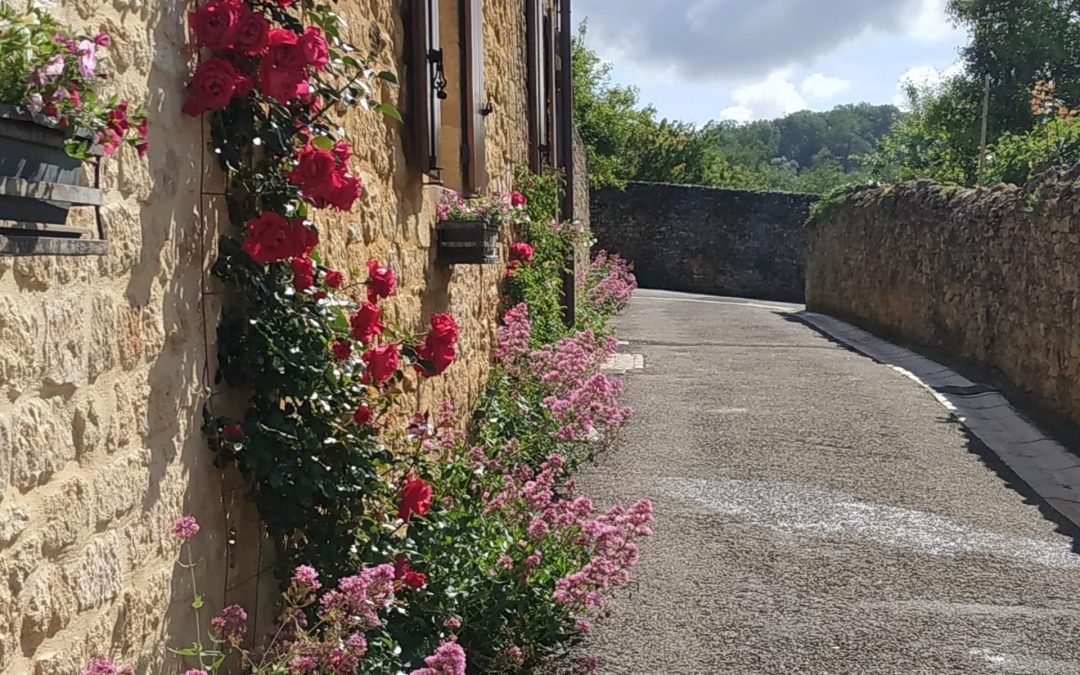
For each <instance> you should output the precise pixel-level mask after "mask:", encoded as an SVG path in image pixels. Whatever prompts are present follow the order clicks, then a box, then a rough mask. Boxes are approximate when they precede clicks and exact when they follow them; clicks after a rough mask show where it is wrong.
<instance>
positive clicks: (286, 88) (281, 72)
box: [259, 56, 307, 103]
mask: <svg viewBox="0 0 1080 675" xmlns="http://www.w3.org/2000/svg"><path fill="white" fill-rule="evenodd" d="M306 87H307V79H306V75H304V73H303V72H300V71H293V70H285V69H283V68H274V67H273V64H272V62H271V61H270V60H269V57H265V56H264V57H263V60H262V63H260V64H259V88H260V89H261V90H262V93H263V94H265V95H266V96H269V97H270V98H272V99H274V100H276V101H280V102H281V103H288V102H289V101H291V100H293V99H294V98H297V97H298V96H300V94H301V93H302V92H303V91H304V90H305V89H306Z"/></svg>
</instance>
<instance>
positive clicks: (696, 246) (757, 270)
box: [591, 183, 816, 302]
mask: <svg viewBox="0 0 1080 675" xmlns="http://www.w3.org/2000/svg"><path fill="white" fill-rule="evenodd" d="M815 200H816V197H814V196H811V195H800V194H788V193H780V192H750V191H745V190H724V189H716V188H705V187H694V186H685V185H664V184H658V183H630V184H629V185H627V187H626V189H625V190H618V189H615V188H603V189H600V190H594V191H593V193H592V198H591V204H592V228H593V232H594V233H595V234H596V237H597V240H598V246H599V247H600V248H603V249H607V250H609V251H616V252H618V253H619V254H621V255H622V256H623V257H624V258H627V259H629V260H631V261H632V262H633V263H634V271H635V273H636V274H637V278H638V283H639V284H640V285H641V286H642V287H643V288H662V289H667V290H672V291H689V292H694V293H710V294H718V295H740V296H748V297H756V298H762V299H774V300H788V301H794V302H801V301H802V298H803V283H804V274H805V246H806V239H805V235H804V232H803V224H804V223H805V221H806V218H807V215H808V213H809V209H810V206H811V204H813V203H814V201H815Z"/></svg>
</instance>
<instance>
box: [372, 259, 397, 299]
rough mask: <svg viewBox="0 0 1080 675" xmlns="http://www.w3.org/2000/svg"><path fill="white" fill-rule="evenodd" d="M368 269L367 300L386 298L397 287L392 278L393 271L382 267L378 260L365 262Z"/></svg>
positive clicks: (395, 281) (395, 280)
mask: <svg viewBox="0 0 1080 675" xmlns="http://www.w3.org/2000/svg"><path fill="white" fill-rule="evenodd" d="M367 269H368V282H367V285H368V300H370V301H371V302H375V301H377V300H378V299H379V298H388V297H390V295H391V294H392V293H393V292H394V289H395V288H396V287H397V279H395V278H394V270H392V269H390V268H389V267H383V266H382V265H381V264H380V263H379V261H378V260H369V261H367Z"/></svg>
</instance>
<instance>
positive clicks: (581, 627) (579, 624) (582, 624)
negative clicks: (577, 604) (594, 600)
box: [574, 619, 592, 635]
mask: <svg viewBox="0 0 1080 675" xmlns="http://www.w3.org/2000/svg"><path fill="white" fill-rule="evenodd" d="M574 630H576V631H577V632H579V633H581V634H582V635H588V634H589V632H590V631H592V623H590V622H589V620H588V619H578V620H577V621H575V622H574Z"/></svg>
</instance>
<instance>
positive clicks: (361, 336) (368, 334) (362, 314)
mask: <svg viewBox="0 0 1080 675" xmlns="http://www.w3.org/2000/svg"><path fill="white" fill-rule="evenodd" d="M380 314H382V310H381V309H379V307H378V306H377V305H375V304H374V303H372V302H364V304H362V305H360V309H358V310H356V312H355V313H354V314H353V315H352V316H350V317H349V325H350V326H351V327H352V336H353V338H354V339H356V340H359V341H360V342H363V343H365V344H366V343H368V342H371V338H373V337H375V336H376V335H382V332H383V328H386V326H384V325H383V322H382V321H380V320H379V315H380Z"/></svg>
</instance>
